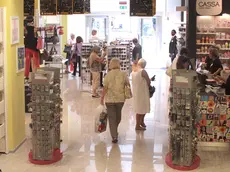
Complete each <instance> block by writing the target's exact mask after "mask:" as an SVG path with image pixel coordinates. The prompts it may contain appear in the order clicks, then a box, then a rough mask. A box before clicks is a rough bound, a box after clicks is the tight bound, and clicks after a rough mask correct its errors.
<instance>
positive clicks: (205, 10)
mask: <svg viewBox="0 0 230 172" xmlns="http://www.w3.org/2000/svg"><path fill="white" fill-rule="evenodd" d="M196 11H197V13H198V14H199V15H202V16H215V15H219V14H220V13H221V12H222V0H197V1H196Z"/></svg>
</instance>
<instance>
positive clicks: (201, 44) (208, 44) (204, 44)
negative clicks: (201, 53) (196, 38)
mask: <svg viewBox="0 0 230 172" xmlns="http://www.w3.org/2000/svg"><path fill="white" fill-rule="evenodd" d="M196 45H216V44H213V43H197V44H196Z"/></svg>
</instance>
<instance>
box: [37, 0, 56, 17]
mask: <svg viewBox="0 0 230 172" xmlns="http://www.w3.org/2000/svg"><path fill="white" fill-rule="evenodd" d="M40 14H41V15H56V14H57V0H40Z"/></svg>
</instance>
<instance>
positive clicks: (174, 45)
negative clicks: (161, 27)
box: [169, 30, 178, 62]
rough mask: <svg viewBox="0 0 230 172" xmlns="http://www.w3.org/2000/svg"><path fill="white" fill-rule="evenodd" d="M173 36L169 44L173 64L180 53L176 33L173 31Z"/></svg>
mask: <svg viewBox="0 0 230 172" xmlns="http://www.w3.org/2000/svg"><path fill="white" fill-rule="evenodd" d="M171 35H172V38H171V41H170V43H169V57H170V58H171V61H172V62H173V60H174V59H175V58H176V55H177V53H178V50H177V37H176V31H175V30H172V32H171Z"/></svg>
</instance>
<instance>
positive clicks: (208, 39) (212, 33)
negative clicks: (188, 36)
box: [196, 16, 230, 62]
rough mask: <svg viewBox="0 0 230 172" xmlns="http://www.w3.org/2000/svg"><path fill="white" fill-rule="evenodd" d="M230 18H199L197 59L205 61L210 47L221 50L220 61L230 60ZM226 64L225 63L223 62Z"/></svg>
mask: <svg viewBox="0 0 230 172" xmlns="http://www.w3.org/2000/svg"><path fill="white" fill-rule="evenodd" d="M229 22H230V17H223V16H212V17H211V16H210V17H208V18H203V17H200V16H198V17H197V26H198V27H197V44H196V45H197V53H196V54H197V58H198V59H205V58H206V56H207V55H208V49H209V47H210V46H216V47H218V48H219V53H220V57H221V58H220V59H221V60H226V59H228V58H230V25H229V26H227V25H228V23H229ZM223 62H224V61H223Z"/></svg>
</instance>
